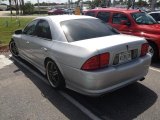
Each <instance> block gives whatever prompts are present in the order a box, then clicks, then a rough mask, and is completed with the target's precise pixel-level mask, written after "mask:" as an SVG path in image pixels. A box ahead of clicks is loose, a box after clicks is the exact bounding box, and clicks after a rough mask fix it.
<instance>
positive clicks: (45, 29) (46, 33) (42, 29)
mask: <svg viewBox="0 0 160 120" xmlns="http://www.w3.org/2000/svg"><path fill="white" fill-rule="evenodd" d="M36 34H37V36H38V37H42V38H46V39H52V37H51V30H50V26H49V24H48V22H47V21H45V20H40V21H39V22H38V25H37V28H36Z"/></svg>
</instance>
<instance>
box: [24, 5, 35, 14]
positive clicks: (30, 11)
mask: <svg viewBox="0 0 160 120" xmlns="http://www.w3.org/2000/svg"><path fill="white" fill-rule="evenodd" d="M33 12H34V5H33V4H31V3H30V2H28V3H25V5H24V6H23V14H33Z"/></svg>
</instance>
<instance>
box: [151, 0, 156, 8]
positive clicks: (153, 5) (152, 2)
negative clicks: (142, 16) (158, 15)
mask: <svg viewBox="0 0 160 120" xmlns="http://www.w3.org/2000/svg"><path fill="white" fill-rule="evenodd" d="M156 3H157V0H152V1H151V11H155V5H156Z"/></svg>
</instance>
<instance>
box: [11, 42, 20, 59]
mask: <svg viewBox="0 0 160 120" xmlns="http://www.w3.org/2000/svg"><path fill="white" fill-rule="evenodd" d="M9 50H10V52H11V53H12V55H13V56H14V57H18V55H19V51H18V48H17V46H16V43H15V42H14V40H11V41H10V42H9Z"/></svg>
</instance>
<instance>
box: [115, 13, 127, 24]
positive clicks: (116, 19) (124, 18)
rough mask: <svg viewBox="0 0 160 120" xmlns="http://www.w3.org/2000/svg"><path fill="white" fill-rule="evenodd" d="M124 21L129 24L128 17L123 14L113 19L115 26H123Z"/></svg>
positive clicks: (117, 14) (116, 15) (116, 14)
mask: <svg viewBox="0 0 160 120" xmlns="http://www.w3.org/2000/svg"><path fill="white" fill-rule="evenodd" d="M123 20H125V21H128V22H129V20H128V17H127V16H126V15H124V14H122V13H115V14H113V18H112V23H113V24H121V21H123Z"/></svg>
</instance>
